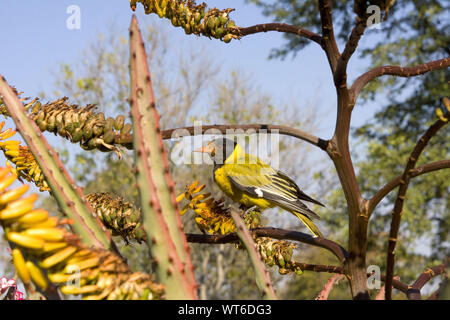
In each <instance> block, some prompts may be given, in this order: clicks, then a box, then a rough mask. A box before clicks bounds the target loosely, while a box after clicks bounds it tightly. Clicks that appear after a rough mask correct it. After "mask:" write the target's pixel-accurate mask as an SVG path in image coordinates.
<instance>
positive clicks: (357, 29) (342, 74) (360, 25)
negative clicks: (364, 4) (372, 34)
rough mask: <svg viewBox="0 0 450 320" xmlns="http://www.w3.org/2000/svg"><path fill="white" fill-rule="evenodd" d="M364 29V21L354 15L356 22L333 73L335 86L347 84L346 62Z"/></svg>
mask: <svg viewBox="0 0 450 320" xmlns="http://www.w3.org/2000/svg"><path fill="white" fill-rule="evenodd" d="M365 30H366V21H364V20H361V19H360V18H358V17H356V24H355V26H354V27H353V29H352V32H351V34H350V37H349V39H348V41H347V43H346V44H345V48H344V51H342V54H341V56H340V57H339V59H338V61H337V67H336V73H335V74H334V83H335V84H336V86H337V87H340V86H344V85H345V86H346V85H347V64H348V61H349V60H350V58H351V56H352V55H353V53H354V52H355V50H356V48H357V47H358V43H359V39H361V37H362V35H363V34H364V31H365Z"/></svg>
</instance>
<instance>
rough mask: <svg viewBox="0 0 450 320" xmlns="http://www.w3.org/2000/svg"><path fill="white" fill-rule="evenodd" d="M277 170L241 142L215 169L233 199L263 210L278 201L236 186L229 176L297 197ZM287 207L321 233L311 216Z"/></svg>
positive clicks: (247, 183)
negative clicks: (242, 145)
mask: <svg viewBox="0 0 450 320" xmlns="http://www.w3.org/2000/svg"><path fill="white" fill-rule="evenodd" d="M274 173H276V171H275V170H274V169H273V168H272V167H270V166H269V165H268V164H266V163H264V162H262V161H261V160H260V159H259V158H257V157H255V156H252V155H249V154H246V153H245V151H244V150H243V149H242V148H241V147H240V146H239V145H236V147H235V149H234V150H233V152H232V153H231V155H230V156H229V157H228V158H227V159H226V160H225V161H224V164H223V165H222V166H220V167H218V168H217V169H216V170H215V171H214V179H215V182H216V184H217V185H218V186H219V188H220V189H221V190H222V191H223V192H224V193H225V195H227V196H228V197H229V198H230V199H232V200H233V201H235V202H238V203H240V204H243V205H244V206H246V207H248V208H250V207H253V206H257V207H259V208H260V209H261V210H264V209H268V208H273V207H275V206H277V204H276V203H273V202H272V201H270V200H267V199H264V198H263V197H254V196H250V195H249V194H247V193H245V192H243V191H242V190H240V189H238V188H237V187H235V186H234V185H233V184H232V182H231V181H230V179H229V177H233V179H235V180H237V181H239V180H241V181H243V182H245V183H244V184H245V185H249V186H254V187H258V186H264V185H266V186H267V185H270V187H271V190H273V191H275V192H276V193H277V194H280V196H284V197H287V198H294V199H295V198H297V190H296V189H295V188H294V187H292V186H289V185H288V184H287V183H286V181H285V180H284V179H283V178H282V177H278V176H276V175H275V174H274ZM270 177H275V178H274V179H276V181H274V180H272V179H271V178H270ZM288 211H290V212H291V213H292V214H294V215H295V216H297V217H298V218H299V219H300V220H301V221H302V222H303V223H304V224H305V225H306V227H307V228H308V229H309V230H310V231H311V232H312V233H313V234H314V235H315V236H322V234H321V232H320V231H319V229H318V228H317V226H316V225H315V224H314V223H313V222H312V221H311V219H309V217H307V216H306V215H304V214H302V213H300V212H295V211H291V210H288Z"/></svg>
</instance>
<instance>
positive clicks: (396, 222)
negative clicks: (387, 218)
mask: <svg viewBox="0 0 450 320" xmlns="http://www.w3.org/2000/svg"><path fill="white" fill-rule="evenodd" d="M447 117H448V112H447ZM447 123H448V121H443V120H442V119H439V120H437V121H435V122H434V123H433V124H432V125H431V126H430V127H429V128H428V130H427V131H426V132H425V133H424V134H423V136H422V137H421V138H420V139H419V141H418V142H417V144H416V146H415V147H414V150H413V151H412V152H411V155H410V157H409V158H408V162H407V164H406V167H405V170H404V171H403V174H402V177H401V179H400V183H399V184H400V187H399V190H398V194H397V199H396V200H395V205H394V210H393V212H392V221H391V228H390V232H389V242H388V253H387V265H386V293H385V297H386V300H390V299H391V298H392V277H393V275H394V264H395V247H396V244H397V239H398V230H399V228H400V220H401V214H402V210H403V204H404V201H405V196H406V191H407V190H408V186H409V181H410V180H411V172H412V171H413V169H414V166H415V165H416V162H417V160H418V159H419V156H420V155H421V153H422V151H423V150H424V149H425V147H426V145H427V144H428V142H429V141H430V139H431V138H432V137H433V136H434V135H435V134H436V133H437V132H438V131H439V129H441V128H442V127H443V126H444V125H445V124H447Z"/></svg>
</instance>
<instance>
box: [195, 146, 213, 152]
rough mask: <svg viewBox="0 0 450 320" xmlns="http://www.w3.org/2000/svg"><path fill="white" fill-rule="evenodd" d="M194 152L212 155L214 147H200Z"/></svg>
mask: <svg viewBox="0 0 450 320" xmlns="http://www.w3.org/2000/svg"><path fill="white" fill-rule="evenodd" d="M194 152H202V153H213V152H214V147H213V146H211V145H207V146H205V147H201V148H198V149H195V150H194Z"/></svg>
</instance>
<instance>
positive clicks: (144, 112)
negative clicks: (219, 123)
mask: <svg viewBox="0 0 450 320" xmlns="http://www.w3.org/2000/svg"><path fill="white" fill-rule="evenodd" d="M130 78H131V115H132V121H133V132H134V136H133V146H134V148H133V149H134V156H135V167H136V168H135V172H136V180H137V186H138V189H139V195H140V200H141V207H142V214H143V225H144V229H145V231H146V233H147V242H148V244H149V247H150V251H151V254H152V256H153V259H154V265H155V272H156V276H157V280H158V281H159V282H161V283H162V284H164V285H165V286H166V296H167V298H168V299H195V298H197V293H196V289H197V285H196V282H195V278H194V274H193V268H192V263H191V261H190V256H189V247H188V245H187V241H186V238H185V235H184V233H183V230H182V225H181V219H180V214H179V211H178V207H177V202H176V198H175V194H174V185H173V182H172V180H171V178H170V173H169V167H168V163H167V158H166V153H165V149H164V145H163V142H162V137H161V133H160V129H159V115H158V112H157V110H156V108H155V101H154V97H153V90H152V86H151V79H150V72H149V69H148V64H147V55H146V53H145V49H144V44H143V41H142V36H141V33H140V30H139V27H138V23H137V20H136V17H133V19H132V22H131V26H130Z"/></svg>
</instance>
